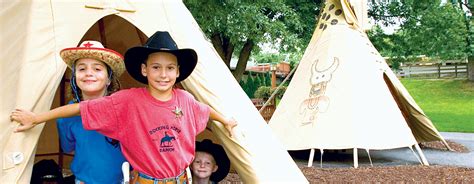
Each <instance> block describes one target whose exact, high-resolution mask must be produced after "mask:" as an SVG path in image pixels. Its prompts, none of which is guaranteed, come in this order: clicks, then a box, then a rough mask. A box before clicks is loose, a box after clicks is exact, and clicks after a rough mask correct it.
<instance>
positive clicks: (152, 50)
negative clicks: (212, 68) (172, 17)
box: [11, 32, 237, 183]
mask: <svg viewBox="0 0 474 184" xmlns="http://www.w3.org/2000/svg"><path fill="white" fill-rule="evenodd" d="M196 63H197V54H196V52H195V51H194V50H193V49H179V48H178V47H177V46H176V43H175V42H174V40H173V39H172V38H171V36H170V34H169V33H168V32H156V33H155V34H154V35H153V36H151V37H150V38H149V39H148V40H147V43H146V44H145V45H144V46H139V47H134V48H131V49H129V50H128V51H127V52H126V53H125V65H126V68H127V71H128V73H129V74H130V75H131V76H132V77H133V78H134V79H136V80H137V81H140V82H142V83H144V84H147V87H144V88H132V89H127V90H121V91H119V92H117V93H114V94H113V95H111V96H108V97H104V98H99V99H95V100H88V101H83V102H81V103H80V104H71V105H68V106H63V107H59V108H57V109H54V110H52V111H49V112H46V113H42V114H38V115H36V114H33V113H31V112H27V111H24V110H16V111H14V112H13V113H12V115H11V119H12V120H14V121H17V122H19V123H20V126H19V127H18V128H17V129H16V131H24V130H27V129H30V128H32V127H34V126H35V125H36V124H38V123H42V122H44V121H47V120H50V119H54V118H57V117H64V116H72V115H75V114H79V113H80V114H81V118H82V121H83V122H82V124H83V125H84V128H85V129H89V130H96V131H98V132H100V133H102V134H104V135H106V136H109V137H111V138H114V139H116V140H119V141H120V144H121V146H122V152H123V153H124V155H125V157H126V158H127V160H128V161H129V162H130V164H131V165H132V166H133V168H134V169H135V170H137V171H138V172H139V177H138V179H137V182H138V183H160V182H162V183H166V182H173V183H183V182H187V177H186V172H185V169H186V168H187V167H188V166H189V165H190V164H191V162H192V161H193V158H194V150H195V139H196V135H198V134H199V133H200V132H202V131H203V130H204V129H205V128H206V125H207V122H208V121H209V119H211V120H217V121H219V122H221V123H222V124H223V125H224V127H225V128H226V129H227V130H228V131H229V133H230V136H232V129H233V127H235V126H236V125H237V122H236V121H235V120H233V119H231V118H230V119H229V118H226V117H224V116H223V115H221V114H219V113H217V112H216V111H215V110H214V109H212V108H211V107H209V106H208V105H206V104H203V103H200V102H198V101H196V100H195V99H194V97H193V96H192V95H191V94H189V93H188V92H186V91H184V90H180V89H175V88H173V86H174V85H175V83H177V82H180V81H182V80H184V79H186V78H187V77H188V76H189V75H190V74H191V73H192V71H193V70H194V67H195V66H196Z"/></svg>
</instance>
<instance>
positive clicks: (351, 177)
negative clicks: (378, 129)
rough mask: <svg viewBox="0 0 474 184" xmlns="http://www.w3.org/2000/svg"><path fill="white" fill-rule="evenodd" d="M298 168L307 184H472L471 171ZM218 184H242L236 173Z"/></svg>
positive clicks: (441, 147)
mask: <svg viewBox="0 0 474 184" xmlns="http://www.w3.org/2000/svg"><path fill="white" fill-rule="evenodd" d="M447 142H448V144H449V145H450V147H451V148H452V149H453V150H454V151H455V152H461V153H466V152H469V150H468V149H467V148H466V147H464V146H463V145H461V144H457V143H455V142H451V141H447ZM421 147H422V148H423V149H438V150H446V151H447V149H446V147H445V146H444V145H442V144H441V142H430V143H423V144H422V145H421ZM299 165H300V164H299ZM299 168H300V169H301V171H302V172H303V174H304V175H305V176H306V179H308V181H309V182H310V183H387V182H388V183H466V184H467V183H474V168H463V167H452V166H421V165H401V166H377V167H360V168H353V167H350V168H319V167H317V166H313V167H306V166H303V165H300V166H299ZM220 183H242V180H241V179H240V178H239V176H238V174H237V173H229V175H227V177H226V178H225V179H224V180H223V181H221V182H220Z"/></svg>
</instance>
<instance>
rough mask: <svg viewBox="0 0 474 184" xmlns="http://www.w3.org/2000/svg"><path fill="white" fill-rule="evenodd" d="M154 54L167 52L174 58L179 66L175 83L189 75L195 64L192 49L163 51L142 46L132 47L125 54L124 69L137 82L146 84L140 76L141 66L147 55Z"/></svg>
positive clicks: (195, 57)
mask: <svg viewBox="0 0 474 184" xmlns="http://www.w3.org/2000/svg"><path fill="white" fill-rule="evenodd" d="M155 52H167V53H171V54H173V55H175V56H176V58H177V60H178V65H179V77H178V78H176V83H178V82H181V81H183V80H184V79H186V78H187V77H188V76H189V75H191V73H192V72H193V70H194V68H195V67H196V64H197V54H196V52H195V51H194V50H193V49H178V50H163V49H156V48H150V47H143V46H138V47H133V48H130V49H128V50H127V52H126V53H125V67H126V68H127V72H128V73H129V74H130V75H131V76H132V77H133V78H134V79H135V80H137V81H138V82H141V83H143V84H148V80H147V78H146V77H145V76H143V75H142V71H141V70H142V69H141V65H142V64H144V63H145V62H146V60H147V59H148V55H150V54H151V53H155Z"/></svg>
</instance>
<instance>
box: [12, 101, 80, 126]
mask: <svg viewBox="0 0 474 184" xmlns="http://www.w3.org/2000/svg"><path fill="white" fill-rule="evenodd" d="M79 113H80V108H79V104H78V103H76V104H69V105H65V106H61V107H58V108H55V109H53V110H51V111H48V112H44V113H41V114H35V113H33V112H30V111H27V110H23V109H15V111H13V112H12V114H11V115H10V120H11V121H16V122H18V123H20V126H18V127H17V128H16V129H15V132H23V131H25V130H29V129H31V128H33V127H34V126H36V125H37V124H40V123H43V122H46V121H49V120H53V119H57V118H65V117H72V116H75V115H79Z"/></svg>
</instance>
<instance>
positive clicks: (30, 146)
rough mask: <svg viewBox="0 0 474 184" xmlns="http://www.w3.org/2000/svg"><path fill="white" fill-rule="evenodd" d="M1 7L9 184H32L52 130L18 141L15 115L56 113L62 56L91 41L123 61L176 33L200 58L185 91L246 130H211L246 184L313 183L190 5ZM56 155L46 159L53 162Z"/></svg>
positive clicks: (155, 1) (1, 142)
mask: <svg viewBox="0 0 474 184" xmlns="http://www.w3.org/2000/svg"><path fill="white" fill-rule="evenodd" d="M0 4H1V6H0V25H1V26H0V32H1V34H0V40H1V43H2V44H0V45H1V46H0V48H1V49H0V61H1V62H0V86H1V87H2V90H1V91H0V104H2V108H1V110H0V130H1V131H0V148H1V150H0V157H1V159H0V165H1V166H2V169H1V171H0V181H1V183H29V181H30V178H31V172H32V166H33V163H34V161H35V156H37V157H39V156H38V155H36V154H35V153H36V152H37V151H39V150H37V149H36V148H37V145H38V140H39V137H40V135H41V133H42V131H43V127H44V125H39V126H36V127H35V128H33V129H31V130H29V132H24V133H13V130H14V128H15V127H16V124H15V123H13V122H11V121H10V119H9V115H10V113H11V111H12V110H13V109H15V108H22V109H28V110H32V111H33V112H36V113H39V112H44V111H47V110H49V109H50V108H51V104H52V102H53V98H54V96H55V93H56V91H57V89H58V86H59V84H60V83H61V78H62V76H63V74H64V72H65V70H66V65H65V64H64V62H63V61H62V60H61V58H60V57H59V51H60V50H61V49H63V48H67V47H74V46H77V45H78V44H79V43H81V40H84V39H87V40H100V41H101V42H102V43H103V44H104V45H105V46H106V47H107V48H110V49H113V50H116V51H117V52H119V53H121V54H123V53H124V52H125V51H126V50H127V49H128V48H131V47H134V46H137V45H142V44H143V43H144V42H145V41H146V39H147V37H149V36H151V35H152V34H153V33H155V32H156V31H168V32H169V33H170V35H171V36H172V37H173V39H174V40H175V41H176V43H177V45H178V47H179V48H192V49H194V50H196V52H197V54H198V58H199V59H198V60H199V61H198V64H197V66H196V69H195V70H194V71H193V73H192V74H191V76H190V77H189V78H187V79H186V80H185V81H183V82H182V83H181V84H182V85H183V87H184V88H185V89H186V90H188V91H189V92H190V93H192V94H193V95H194V96H195V97H196V99H197V100H199V101H201V102H203V103H206V104H209V105H210V106H212V107H213V108H214V109H216V111H218V112H221V113H222V114H224V115H226V116H228V117H231V116H232V117H234V118H235V119H236V120H237V121H238V122H239V125H238V126H237V127H236V128H235V132H234V137H229V136H228V134H227V132H226V130H225V129H224V127H223V126H222V124H220V123H216V122H209V123H208V126H207V128H208V129H209V130H212V134H211V136H214V137H215V139H217V142H218V143H220V144H222V146H223V147H224V149H225V150H226V153H227V155H228V156H229V158H230V160H231V164H232V165H233V168H234V169H235V170H236V171H237V173H238V174H239V176H240V178H241V179H242V181H243V182H245V183H308V181H307V179H306V178H305V177H304V175H303V174H302V172H301V170H300V169H299V168H298V167H297V165H296V163H295V162H294V161H293V160H292V158H291V157H290V155H289V154H288V152H287V151H286V150H285V149H284V147H283V146H282V145H281V144H280V143H279V142H278V140H277V138H276V137H275V136H274V135H273V134H272V131H271V129H270V128H269V127H268V126H267V124H266V123H265V121H264V120H263V118H262V117H261V116H260V114H259V113H258V111H257V110H256V109H255V107H254V106H253V104H252V102H251V101H250V99H249V98H248V97H247V95H246V94H245V92H244V91H243V90H242V89H241V87H240V86H239V84H238V83H237V82H236V81H235V79H234V77H233V76H232V74H231V73H230V72H229V70H228V69H227V67H226V66H225V64H224V63H223V62H222V60H221V58H220V57H219V55H218V54H217V52H216V51H215V50H214V48H213V47H212V44H210V43H209V42H208V41H207V39H206V38H205V36H204V34H203V33H202V31H201V29H200V28H199V25H198V24H197V22H196V21H195V20H194V18H193V17H192V15H191V13H190V12H189V11H188V9H187V8H186V6H185V5H184V4H183V2H182V1H179V0H133V1H129V0H94V1H91V0H83V1H64V0H48V1H46V0H21V1H9V0H7V1H3V0H2V1H1V3H0ZM127 76H128V74H124V75H123V76H122V77H127ZM120 80H121V82H122V84H123V86H122V87H124V88H128V87H137V86H136V85H134V84H133V83H130V81H131V80H130V77H128V78H121V79H120ZM132 82H133V81H132ZM135 83H136V82H135ZM58 91H61V90H58ZM58 93H59V92H58ZM50 133H51V132H47V133H43V135H45V136H44V137H45V140H49V141H48V142H47V144H51V145H53V144H57V138H54V137H53V133H51V134H50ZM46 137H49V138H46ZM51 137H53V138H51ZM214 142H216V141H214ZM49 151H51V150H46V153H45V155H47V154H49V155H52V154H51V152H49ZM52 152H54V150H53V151H52Z"/></svg>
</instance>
